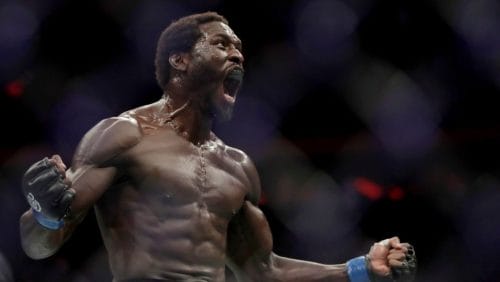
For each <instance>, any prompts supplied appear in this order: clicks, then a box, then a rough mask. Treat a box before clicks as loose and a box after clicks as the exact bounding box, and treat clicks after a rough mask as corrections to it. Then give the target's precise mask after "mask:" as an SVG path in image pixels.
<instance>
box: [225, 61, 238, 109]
mask: <svg viewBox="0 0 500 282" xmlns="http://www.w3.org/2000/svg"><path fill="white" fill-rule="evenodd" d="M242 82H243V70H242V69H239V68H235V69H232V70H230V71H229V73H228V74H227V75H226V78H225V79H224V82H223V87H224V96H225V97H226V99H227V100H229V101H232V102H234V100H235V97H236V94H238V90H239V89H240V86H241V83H242Z"/></svg>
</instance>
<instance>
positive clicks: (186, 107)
mask: <svg viewBox="0 0 500 282" xmlns="http://www.w3.org/2000/svg"><path fill="white" fill-rule="evenodd" d="M173 104H174V103H173V101H172V99H170V98H168V97H167V100H166V102H165V108H166V110H167V112H168V117H167V118H166V120H165V123H164V124H166V125H168V126H169V127H170V128H172V129H173V130H174V131H175V133H177V135H179V136H180V137H182V138H183V139H185V140H187V141H189V142H190V143H192V144H194V145H196V146H198V147H199V146H201V145H203V144H206V143H207V142H209V141H210V140H212V139H213V136H212V132H211V127H212V120H213V118H211V117H208V116H206V115H203V114H201V113H200V112H199V111H196V110H195V109H194V108H193V105H192V103H191V100H188V101H187V102H185V103H184V104H182V105H181V106H178V107H177V108H175V107H174V106H173Z"/></svg>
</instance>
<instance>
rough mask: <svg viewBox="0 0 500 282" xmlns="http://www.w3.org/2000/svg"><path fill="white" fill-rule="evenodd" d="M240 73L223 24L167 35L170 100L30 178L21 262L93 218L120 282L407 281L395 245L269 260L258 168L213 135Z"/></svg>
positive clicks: (410, 258)
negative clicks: (326, 258)
mask: <svg viewBox="0 0 500 282" xmlns="http://www.w3.org/2000/svg"><path fill="white" fill-rule="evenodd" d="M242 65H243V55H242V51H241V41H240V40H239V39H238V37H237V36H236V34H235V33H234V32H233V31H232V30H231V28H229V26H228V24H227V21H226V20H225V19H224V18H223V17H222V16H220V15H218V14H215V13H210V12H209V13H203V14H197V15H192V16H188V17H184V18H181V19H180V20H178V21H176V22H174V23H172V24H171V25H170V26H169V27H167V28H166V29H165V31H164V32H163V33H162V35H161V37H160V39H159V42H158V49H157V55H156V69H157V79H158V82H159V84H160V86H161V87H162V89H163V90H164V95H163V97H162V98H161V99H160V100H159V101H157V102H155V103H153V104H150V105H146V106H142V107H139V108H136V109H133V110H130V111H127V112H125V113H123V114H121V115H120V116H118V117H112V118H108V119H105V120H102V121H101V122H99V123H98V124H97V125H96V126H95V127H94V128H92V129H91V130H90V131H89V132H87V134H86V135H85V136H84V137H83V139H82V140H81V142H80V144H79V145H78V148H77V150H76V153H75V155H74V158H73V162H72V164H71V167H70V168H69V169H66V166H65V165H64V163H63V161H62V160H61V158H60V157H59V156H57V155H55V156H53V157H51V158H45V159H43V160H41V161H39V162H37V163H35V164H34V165H32V166H31V167H30V168H29V169H28V170H27V172H26V173H25V175H24V178H23V191H24V194H25V196H26V198H27V200H28V202H29V203H30V206H31V208H30V209H29V210H28V211H27V212H25V213H24V214H23V215H22V216H21V218H20V225H21V240H22V246H23V249H24V250H25V252H26V254H27V255H28V256H30V257H32V258H34V259H42V258H46V257H48V256H50V255H52V254H54V253H55V252H56V251H57V250H58V249H59V248H60V247H61V246H62V244H63V243H64V242H65V241H66V240H67V239H68V238H69V237H70V235H71V234H72V232H73V231H74V230H75V227H76V226H77V225H78V224H79V223H80V222H81V221H82V219H83V218H84V216H85V215H86V214H87V212H88V210H89V209H90V208H91V207H94V208H95V213H96V216H97V219H98V224H99V228H100V230H101V234H102V238H103V241H104V245H105V247H106V249H107V252H108V256H109V263H110V267H111V272H112V274H113V277H114V281H224V280H225V266H226V265H227V266H228V267H230V269H231V270H232V271H233V272H234V274H235V276H236V277H237V278H238V280H240V281H393V280H391V279H393V278H394V279H396V280H397V281H411V280H412V279H413V278H412V277H413V275H414V272H415V263H414V262H415V257H414V252H413V248H412V247H411V245H409V244H407V243H400V242H399V239H398V238H397V237H394V238H391V239H386V240H384V241H382V242H379V243H376V244H374V245H373V247H372V248H371V249H370V251H369V253H368V254H367V255H366V256H361V257H358V258H355V259H352V260H349V261H348V262H347V263H345V264H337V265H323V264H318V263H313V262H306V261H299V260H294V259H289V258H284V257H280V256H278V255H276V254H275V253H273V252H272V248H273V241H272V235H271V231H270V228H269V225H268V223H267V221H266V218H265V217H264V215H263V213H262V212H261V211H260V210H259V208H258V207H257V202H258V199H259V197H260V184H259V177H258V175H257V172H256V169H255V167H254V165H253V164H252V162H251V160H250V159H249V158H248V156H247V155H246V154H245V153H243V152H242V151H240V150H238V149H235V148H231V147H229V146H227V145H225V144H224V143H223V142H222V141H221V140H220V139H218V138H217V137H216V136H215V135H214V133H213V132H212V131H211V127H212V122H213V121H214V118H215V117H217V118H221V119H228V118H230V116H231V112H232V109H233V104H234V102H235V99H236V94H237V92H238V89H239V87H240V84H241V81H242V78H243V66H242ZM370 279H371V280H370ZM383 279H389V280H383Z"/></svg>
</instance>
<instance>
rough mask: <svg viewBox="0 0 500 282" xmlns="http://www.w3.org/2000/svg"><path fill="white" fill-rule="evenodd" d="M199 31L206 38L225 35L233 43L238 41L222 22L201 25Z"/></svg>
mask: <svg viewBox="0 0 500 282" xmlns="http://www.w3.org/2000/svg"><path fill="white" fill-rule="evenodd" d="M200 31H201V32H202V33H203V34H204V35H205V37H206V38H209V37H212V36H216V35H225V36H227V37H229V38H231V39H232V40H233V41H240V39H239V38H238V36H236V34H235V33H234V31H233V30H232V29H231V28H230V27H229V26H228V25H227V24H225V23H223V22H209V23H204V24H201V25H200Z"/></svg>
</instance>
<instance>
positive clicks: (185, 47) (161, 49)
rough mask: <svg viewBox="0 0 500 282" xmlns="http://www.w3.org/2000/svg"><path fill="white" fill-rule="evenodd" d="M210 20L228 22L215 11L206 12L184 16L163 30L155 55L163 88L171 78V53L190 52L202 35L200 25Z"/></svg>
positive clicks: (156, 67)
mask: <svg viewBox="0 0 500 282" xmlns="http://www.w3.org/2000/svg"><path fill="white" fill-rule="evenodd" d="M209 22H223V23H225V24H228V21H227V20H226V18H224V17H223V16H221V15H219V14H217V13H215V12H205V13H200V14H193V15H189V16H186V17H182V18H180V19H178V20H176V21H174V22H172V23H171V24H170V25H169V26H168V27H167V28H165V30H163V32H162V33H161V35H160V38H159V39H158V45H157V47H156V57H155V73H156V80H157V81H158V84H159V85H160V87H161V88H162V89H165V87H166V85H167V83H168V82H169V80H170V63H169V61H168V58H169V57H170V55H171V54H174V53H176V52H190V51H191V49H192V48H193V46H194V45H195V44H196V42H197V41H198V39H199V38H200V37H201V35H202V33H201V31H200V29H199V26H200V25H201V24H204V23H209Z"/></svg>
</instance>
